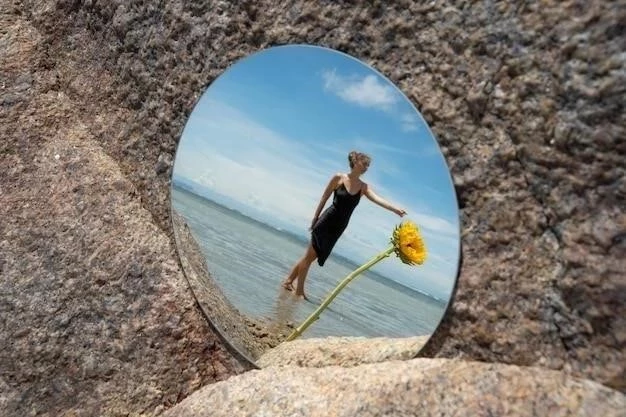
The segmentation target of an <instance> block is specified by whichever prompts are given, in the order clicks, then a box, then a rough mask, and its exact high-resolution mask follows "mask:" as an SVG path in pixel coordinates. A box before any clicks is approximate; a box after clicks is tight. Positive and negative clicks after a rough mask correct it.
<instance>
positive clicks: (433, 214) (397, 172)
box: [174, 46, 459, 298]
mask: <svg viewBox="0 0 626 417" xmlns="http://www.w3.org/2000/svg"><path fill="white" fill-rule="evenodd" d="M351 150H357V151H361V152H365V153H368V154H369V155H370V156H371V157H372V163H371V166H370V169H369V170H368V172H367V173H366V174H365V175H364V176H363V177H362V178H363V180H364V181H366V182H367V183H368V184H370V186H372V187H373V189H374V191H376V193H377V194H379V195H380V196H381V197H383V198H385V199H386V200H388V201H390V202H391V203H393V204H395V205H397V206H400V207H402V208H404V209H405V210H406V211H407V213H408V214H407V216H405V219H409V220H413V221H414V222H416V223H417V224H418V225H419V226H420V228H421V229H422V233H423V235H424V238H425V240H426V244H427V247H428V249H429V258H428V260H427V262H426V263H425V264H424V265H423V266H420V267H409V266H406V265H403V264H402V263H401V262H400V261H399V260H397V259H393V258H389V259H387V260H385V261H383V262H381V263H380V264H378V265H377V266H376V267H375V268H374V269H375V270H376V271H378V272H380V273H382V274H384V275H386V276H389V277H392V278H393V279H395V280H397V281H398V282H401V283H403V284H405V285H408V286H410V287H413V288H416V289H420V290H422V291H426V292H428V293H430V294H433V295H436V296H438V297H443V298H447V297H448V296H449V294H450V292H451V290H452V287H453V284H454V279H455V277H456V272H457V264H458V248H459V217H458V209H457V201H456V197H455V194H454V189H453V186H452V182H451V179H450V175H449V173H448V168H447V166H446V163H445V160H444V159H443V156H442V155H441V152H440V150H439V147H438V144H437V142H436V140H435V138H434V137H433V136H432V134H431V133H430V131H429V129H428V127H427V125H426V123H425V122H424V120H423V119H422V118H421V116H420V115H419V113H418V112H417V111H416V110H415V108H414V107H413V105H412V104H411V103H410V101H408V100H407V99H406V97H405V96H404V95H403V94H402V93H401V92H400V91H399V90H398V89H397V88H396V87H395V86H394V85H393V84H392V83H390V82H389V81H388V80H387V79H385V78H384V77H382V76H381V75H380V74H378V73H377V72H376V71H375V70H373V69H372V68H371V67H369V66H366V65H365V64H363V63H361V62H360V61H357V60H355V59H353V58H351V57H349V56H347V55H344V54H342V53H339V52H336V51H332V50H329V49H325V48H318V47H311V46H283V47H275V48H271V49H267V50H265V51H261V52H259V53H256V54H253V55H251V56H248V57H247V58H244V59H243V60H241V61H239V62H237V63H236V64H235V65H233V66H232V67H230V68H229V69H228V70H227V71H226V72H225V73H224V74H222V75H221V76H220V77H219V78H217V79H216V80H215V81H214V82H213V83H212V84H211V85H210V86H209V88H208V89H207V90H206V91H205V92H204V94H203V95H202V97H201V98H200V100H199V101H198V103H197V104H196V107H195V108H194V110H193V112H192V114H191V116H190V118H189V120H188V122H187V124H186V126H185V129H184V131H183V135H182V138H181V141H180V145H179V148H178V150H177V154H176V160H175V164H174V175H175V176H179V177H184V178H188V179H191V180H194V181H196V182H199V183H201V184H203V185H204V186H206V187H208V188H209V189H211V190H212V191H213V192H214V193H215V199H216V200H218V202H220V201H219V199H220V196H223V197H224V200H223V201H221V202H225V201H228V202H229V205H230V206H236V207H233V208H235V209H238V210H240V211H242V212H244V213H246V214H248V215H250V216H251V217H254V218H256V219H259V220H261V221H263V222H266V223H269V224H271V225H273V226H276V227H281V228H284V229H289V230H291V231H293V232H295V233H298V234H301V235H306V234H307V233H308V230H307V229H308V227H309V225H310V223H311V219H312V216H313V214H314V212H315V208H316V206H317V204H318V202H319V199H320V197H321V195H322V193H323V191H324V188H325V187H326V184H327V183H328V181H329V179H330V178H331V176H332V175H333V174H335V173H337V172H348V170H349V166H348V162H347V155H348V152H350V151H351ZM331 201H332V196H331V199H329V201H328V202H327V205H328V204H330V203H331ZM401 220H402V219H401V218H400V217H398V216H397V215H395V214H393V213H392V212H389V211H387V210H385V209H383V208H381V207H379V206H377V205H375V204H373V203H372V202H370V201H369V200H368V199H367V198H365V197H362V198H361V202H360V204H359V206H358V207H357V209H356V210H355V212H354V214H353V217H352V219H351V222H350V225H349V226H348V229H347V230H346V231H345V232H344V235H343V236H342V237H341V239H340V240H339V242H338V243H337V246H336V247H335V250H336V251H337V252H339V253H341V254H342V255H344V256H347V257H348V258H350V259H352V260H354V261H355V262H357V263H360V262H365V261H366V260H368V259H370V258H371V257H372V256H374V255H376V254H377V253H378V252H380V251H381V250H383V249H385V248H386V247H387V246H388V241H389V236H390V234H391V232H392V230H393V227H394V226H395V225H396V224H398V223H399V222H400V221H401ZM295 261H296V260H295V259H294V262H295ZM311 273H312V274H314V268H312V270H311ZM338 279H339V278H338Z"/></svg>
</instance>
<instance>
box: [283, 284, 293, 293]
mask: <svg viewBox="0 0 626 417" xmlns="http://www.w3.org/2000/svg"><path fill="white" fill-rule="evenodd" d="M282 287H283V288H284V289H286V290H287V291H293V285H291V282H283V284H282Z"/></svg>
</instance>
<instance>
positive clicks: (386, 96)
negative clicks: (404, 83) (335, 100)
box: [322, 70, 399, 111]
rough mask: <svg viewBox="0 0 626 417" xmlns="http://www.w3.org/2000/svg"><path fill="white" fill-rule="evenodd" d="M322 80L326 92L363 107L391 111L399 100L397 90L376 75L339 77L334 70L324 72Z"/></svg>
mask: <svg viewBox="0 0 626 417" xmlns="http://www.w3.org/2000/svg"><path fill="white" fill-rule="evenodd" d="M322 78H323V79H324V90H326V91H329V92H331V93H333V94H335V95H337V96H338V97H340V98H341V99H343V100H345V101H348V102H350V103H354V104H357V105H359V106H362V107H369V108H374V109H379V110H383V111H391V110H392V108H393V105H394V104H395V103H396V102H397V101H398V100H399V96H398V93H397V91H396V89H395V88H393V87H392V86H390V85H386V84H385V83H383V82H382V81H381V80H380V78H379V77H377V76H375V75H366V76H363V77H354V76H352V77H348V76H342V75H338V74H337V73H336V71H334V70H333V71H324V72H323V73H322Z"/></svg>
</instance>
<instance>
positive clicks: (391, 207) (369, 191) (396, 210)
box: [364, 184, 406, 217]
mask: <svg viewBox="0 0 626 417" xmlns="http://www.w3.org/2000/svg"><path fill="white" fill-rule="evenodd" d="M364 194H365V196H366V197H367V198H369V199H370V201H372V202H374V203H376V204H378V205H379V206H381V207H382V208H386V209H387V210H389V211H392V212H394V213H396V214H397V215H398V216H400V217H402V216H404V215H405V214H406V211H404V210H403V209H401V208H398V207H396V206H394V205H393V204H391V203H390V202H388V201H387V200H385V199H384V198H382V197H380V196H379V195H378V194H376V193H375V192H374V190H372V188H371V187H370V186H369V185H367V184H365V193H364Z"/></svg>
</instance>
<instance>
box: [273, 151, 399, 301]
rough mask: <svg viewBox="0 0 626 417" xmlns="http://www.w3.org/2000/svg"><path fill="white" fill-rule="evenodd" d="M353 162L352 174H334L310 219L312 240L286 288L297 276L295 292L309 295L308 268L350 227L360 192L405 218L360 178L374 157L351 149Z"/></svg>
mask: <svg viewBox="0 0 626 417" xmlns="http://www.w3.org/2000/svg"><path fill="white" fill-rule="evenodd" d="M348 162H349V163H350V173H348V174H335V175H334V176H333V177H332V178H331V179H330V181H329V182H328V185H327V186H326V190H324V194H323V195H322V198H321V200H320V202H319V205H318V206H317V210H316V211H315V216H314V217H313V221H312V222H311V227H310V230H311V242H310V243H309V246H308V248H307V250H306V253H305V254H304V256H303V257H302V258H300V260H299V261H298V262H297V263H296V264H295V265H294V267H293V268H292V269H291V272H290V274H289V276H288V277H287V279H286V280H285V281H284V282H283V284H282V285H283V288H285V289H287V290H289V291H293V281H295V280H296V279H298V286H297V288H296V295H297V296H300V297H303V298H306V296H305V295H304V280H305V279H306V276H307V273H308V271H309V267H310V266H311V264H312V263H313V261H314V260H315V259H317V263H318V264H319V265H320V266H324V262H326V259H327V258H328V256H329V255H330V253H331V251H332V250H333V247H334V246H335V243H337V240H338V239H339V237H340V236H341V234H342V233H343V231H344V230H345V229H346V227H347V226H348V222H349V221H350V216H351V215H352V212H353V211H354V209H355V208H356V206H357V205H358V204H359V201H360V199H361V195H365V196H366V197H367V198H368V199H370V200H371V201H372V202H374V203H376V204H378V205H379V206H381V207H383V208H386V209H387V210H390V211H392V212H394V213H396V214H397V215H398V216H400V217H402V216H404V215H405V214H406V211H404V210H402V209H400V208H397V207H395V206H393V205H392V204H390V203H388V202H387V201H385V200H384V199H382V198H381V197H379V196H378V195H376V193H374V191H373V190H372V189H371V187H369V186H368V185H367V184H366V183H364V182H363V181H361V179H360V177H361V175H363V174H364V173H365V171H367V169H368V168H369V165H370V162H371V158H370V157H369V156H367V155H366V154H364V153H360V152H356V151H352V152H350V153H349V154H348ZM333 192H334V197H333V202H332V204H331V206H330V207H328V208H327V209H326V210H324V212H323V213H322V214H321V215H320V212H321V211H322V209H323V208H324V206H325V205H326V201H327V200H328V199H329V198H330V195H331V194H332V193H333Z"/></svg>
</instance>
